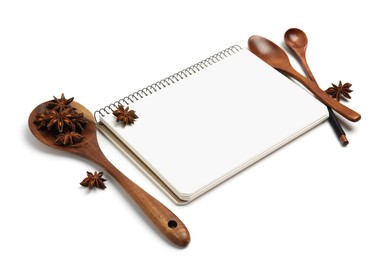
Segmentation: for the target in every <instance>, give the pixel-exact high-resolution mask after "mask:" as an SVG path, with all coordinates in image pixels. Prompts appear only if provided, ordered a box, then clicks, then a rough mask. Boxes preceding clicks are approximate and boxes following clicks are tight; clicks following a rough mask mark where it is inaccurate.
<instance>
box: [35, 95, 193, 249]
mask: <svg viewBox="0 0 390 260" xmlns="http://www.w3.org/2000/svg"><path fill="white" fill-rule="evenodd" d="M72 106H74V107H75V108H77V111H78V112H79V113H81V112H82V113H84V118H86V119H87V120H88V121H89V122H88V124H87V126H86V128H85V131H84V132H83V136H84V138H83V140H82V141H81V142H80V143H78V144H77V145H78V146H75V147H72V146H61V145H57V144H55V142H54V141H55V136H54V135H53V134H52V133H51V132H48V131H46V130H43V129H37V125H36V124H34V119H35V118H34V117H35V115H36V114H37V113H43V111H44V110H45V108H46V103H42V104H40V105H39V106H37V107H36V108H35V109H34V110H33V111H32V112H31V114H30V116H29V118H28V125H29V128H30V131H31V132H32V134H33V135H34V136H35V137H36V138H37V139H38V140H39V141H41V142H42V143H44V144H46V145H48V146H50V147H53V148H56V149H59V150H62V151H65V152H70V153H74V154H77V155H80V156H82V157H85V158H87V159H89V160H91V161H93V162H95V163H96V164H98V165H100V166H101V167H102V168H103V169H105V170H106V171H107V173H109V174H110V175H111V176H112V177H113V178H114V179H115V180H116V181H117V182H118V183H119V184H120V185H121V186H122V188H123V189H124V190H125V191H126V192H127V194H128V195H129V196H130V197H131V198H132V199H133V200H134V201H135V203H136V204H137V205H138V206H139V207H140V208H141V209H142V211H143V212H144V213H145V215H146V216H148V217H149V219H150V220H151V221H152V223H153V224H154V225H155V226H156V227H157V228H158V229H159V230H160V231H161V232H162V234H163V235H164V236H165V237H166V238H168V239H169V240H170V241H171V242H173V243H174V244H176V245H178V246H180V247H185V246H187V245H188V244H189V242H190V234H189V232H188V230H187V228H186V226H185V225H184V223H183V222H182V221H181V220H180V219H179V218H178V217H177V216H176V215H175V214H173V213H172V212H171V211H170V210H169V209H168V208H166V207H165V206H164V205H163V204H162V203H160V202H159V201H158V200H156V199H155V198H154V197H153V196H151V195H150V194H148V193H147V192H145V191H144V190H143V189H141V188H140V187H139V186H138V185H137V184H135V183H134V182H132V181H131V180H130V179H129V178H127V177H126V176H125V175H124V174H123V173H121V172H120V171H119V170H118V169H117V168H116V167H115V166H114V165H112V164H111V163H110V162H109V161H108V159H107V158H106V157H105V156H104V154H103V152H102V151H101V150H100V147H99V144H98V141H97V137H96V125H95V121H94V119H93V116H92V114H91V112H90V111H88V109H86V108H85V107H84V106H82V105H81V104H79V103H77V102H74V101H73V102H72Z"/></svg>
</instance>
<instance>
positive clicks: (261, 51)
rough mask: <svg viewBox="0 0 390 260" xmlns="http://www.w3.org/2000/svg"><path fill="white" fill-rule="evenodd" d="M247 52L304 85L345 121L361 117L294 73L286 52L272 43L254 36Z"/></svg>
mask: <svg viewBox="0 0 390 260" xmlns="http://www.w3.org/2000/svg"><path fill="white" fill-rule="evenodd" d="M248 47H249V50H250V51H251V52H252V53H254V54H255V55H256V56H258V57H259V58H260V59H262V60H263V61H264V62H266V63H267V64H268V65H270V66H272V67H274V68H275V69H278V70H280V71H282V72H285V73H287V74H289V75H290V76H291V77H293V78H294V79H296V80H298V81H299V82H300V83H302V85H304V86H305V87H306V88H307V89H308V90H309V91H310V92H312V93H313V95H314V96H315V97H316V98H317V99H318V100H320V101H321V102H322V103H324V104H325V105H327V106H329V107H331V108H332V109H333V110H334V111H336V112H338V113H339V114H340V115H342V116H343V117H345V118H346V119H348V120H350V121H352V122H357V121H359V120H360V118H361V116H360V114H359V113H357V112H356V111H354V110H352V109H350V108H348V107H346V106H344V105H343V104H341V103H339V102H337V101H335V100H334V99H332V98H331V97H329V95H327V94H326V93H325V92H324V91H323V90H322V89H320V88H319V87H318V86H317V84H315V83H314V82H312V81H311V80H309V79H308V78H306V77H304V76H303V75H302V74H300V73H299V72H298V71H296V70H295V69H294V68H293V67H292V66H291V64H290V60H289V58H288V56H287V54H286V52H285V51H284V50H283V49H282V48H280V47H279V46H278V45H276V44H275V43H273V42H272V41H270V40H268V39H266V38H264V37H261V36H257V35H254V36H252V37H250V38H249V40H248Z"/></svg>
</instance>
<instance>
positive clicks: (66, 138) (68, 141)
mask: <svg viewBox="0 0 390 260" xmlns="http://www.w3.org/2000/svg"><path fill="white" fill-rule="evenodd" d="M81 140H83V136H82V135H81V134H79V133H77V132H68V133H61V134H59V135H57V138H56V140H55V141H54V142H55V143H56V144H59V145H68V146H72V145H75V144H76V143H78V142H81Z"/></svg>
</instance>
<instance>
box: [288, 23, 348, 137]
mask: <svg viewBox="0 0 390 260" xmlns="http://www.w3.org/2000/svg"><path fill="white" fill-rule="evenodd" d="M284 43H285V44H286V45H287V47H289V48H290V49H291V50H292V51H293V52H294V54H295V55H296V57H297V58H298V61H299V63H300V64H301V65H302V68H303V71H304V72H305V73H306V75H307V77H308V78H309V79H310V80H311V81H313V82H314V83H315V84H316V85H317V87H318V88H319V86H318V83H317V81H316V79H315V77H314V74H313V72H312V71H311V69H310V67H309V63H308V62H307V59H306V49H307V45H308V43H309V40H308V38H307V36H306V33H305V32H304V31H302V30H301V29H298V28H290V29H288V30H287V31H286V32H285V33H284ZM327 108H328V111H329V122H330V124H331V125H332V127H333V129H334V130H335V132H336V134H337V136H338V138H339V141H340V143H341V144H342V145H348V143H349V141H348V139H347V136H346V135H345V132H344V130H343V128H342V127H341V125H340V123H339V121H338V120H337V118H336V116H335V114H334V112H333V110H332V109H331V108H330V107H329V106H327Z"/></svg>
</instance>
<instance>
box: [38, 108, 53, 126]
mask: <svg viewBox="0 0 390 260" xmlns="http://www.w3.org/2000/svg"><path fill="white" fill-rule="evenodd" d="M49 114H50V112H49V110H47V109H45V111H44V112H42V113H37V114H36V115H35V120H34V123H35V124H37V125H38V129H40V128H41V127H43V126H46V125H47V122H48V121H49V120H50V118H49Z"/></svg>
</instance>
